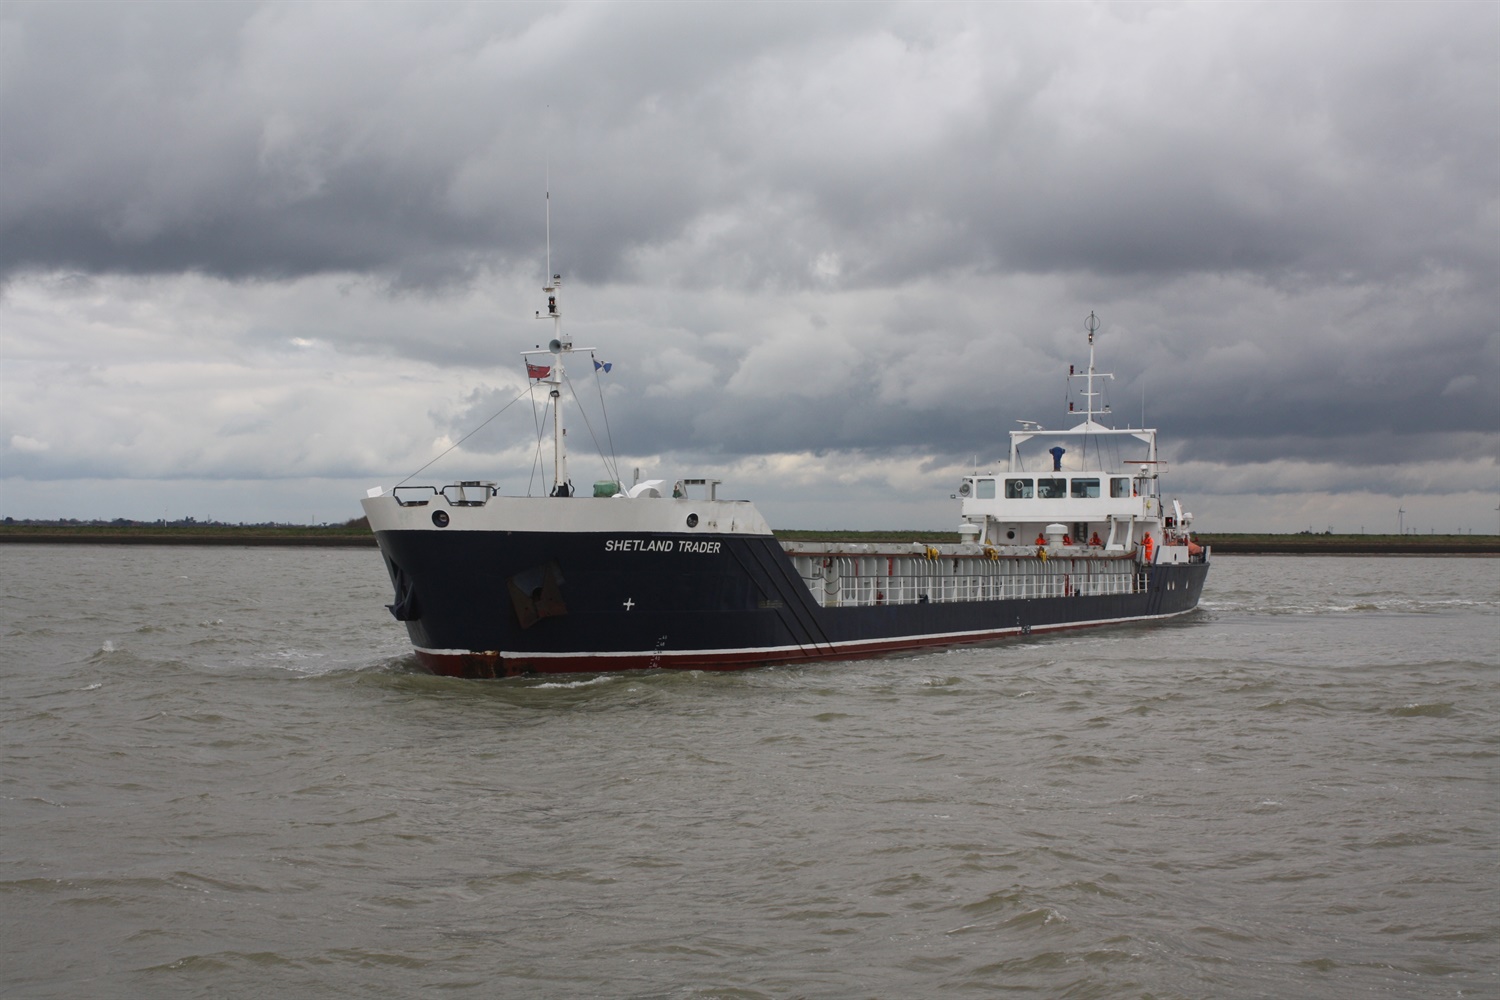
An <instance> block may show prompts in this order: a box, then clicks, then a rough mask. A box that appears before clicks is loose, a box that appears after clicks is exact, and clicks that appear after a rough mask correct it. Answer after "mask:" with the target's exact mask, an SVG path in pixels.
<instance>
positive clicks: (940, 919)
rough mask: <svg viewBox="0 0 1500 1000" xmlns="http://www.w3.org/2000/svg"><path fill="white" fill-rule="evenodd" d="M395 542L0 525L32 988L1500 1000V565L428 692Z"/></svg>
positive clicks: (7, 893)
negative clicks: (977, 633) (959, 638)
mask: <svg viewBox="0 0 1500 1000" xmlns="http://www.w3.org/2000/svg"><path fill="white" fill-rule="evenodd" d="M389 589H390V585H389V582H388V580H387V577H386V574H385V570H384V568H383V566H382V564H381V561H380V557H379V555H378V553H377V552H376V551H375V550H374V549H369V550H350V549H265V548H243V549H241V548H178V547H163V548H150V547H141V548H137V547H108V546H98V547H94V546H56V547H48V546H26V545H7V546H4V547H3V548H0V592H3V595H4V599H3V602H0V616H3V621H0V635H3V637H4V638H3V645H0V696H3V697H0V713H3V714H0V738H3V755H0V933H3V941H4V944H3V947H0V996H4V997H7V998H11V997H15V998H23V997H24V998H33V997H68V998H75V997H142V998H148V997H149V998H160V997H273V996H274V997H310V998H318V997H403V998H405V997H493V996H504V997H625V998H662V1000H699V998H726V1000H727V998H737V1000H741V998H742V1000H750V998H782V997H789V998H790V997H833V998H843V997H850V998H866V997H876V998H905V997H1004V996H1033V997H1049V998H1050V997H1069V998H1203V997H1275V998H1296V997H1317V998H1342V997H1348V998H1356V997H1357V998H1369V997H1391V998H1427V997H1433V998H1436V997H1489V998H1494V997H1497V996H1500V560H1496V559H1490V558H1368V557H1366V558H1357V557H1349V558H1340V557H1270V556H1262V557H1249V556H1241V557H1232V556H1231V557H1217V558H1215V559H1214V560H1213V566H1212V569H1211V570H1210V573H1209V578H1208V585H1207V588H1206V590H1205V595H1204V600H1203V604H1202V606H1201V608H1200V609H1199V610H1198V611H1196V612H1193V613H1192V614H1189V615H1186V616H1183V617H1181V618H1178V619H1174V620H1171V621H1167V622H1162V623H1155V624H1147V625H1132V626H1120V627H1113V628H1106V629H1094V630H1083V631H1077V632H1071V633H1066V634H1061V635H1056V636H1052V637H1046V638H1039V637H1028V638H1026V639H1019V640H1015V641H1010V642H1005V643H1000V644H996V645H991V646H987V647H982V648H963V649H953V650H947V651H941V652H934V653H926V654H923V655H917V656H904V657H893V658H887V659H874V660H859V661H851V662H846V663H832V664H819V665H816V666H806V667H788V668H772V669H760V670H751V671H744V672H739V673H728V674H715V673H696V672H692V673H668V672H646V673H627V674H617V675H607V674H599V675H582V676H569V677H562V678H558V677H552V678H517V679H512V680H502V681H462V680H451V679H444V678H437V677H433V676H430V675H428V674H425V673H423V672H421V670H420V669H419V668H418V667H417V665H416V663H415V661H414V659H413V658H412V656H411V654H410V652H409V648H408V644H407V639H406V635H405V631H404V629H403V627H402V626H401V625H400V624H399V623H398V622H396V621H394V620H393V619H392V618H391V617H390V615H389V614H388V613H387V611H386V609H385V607H384V605H385V604H386V603H388V602H389V601H390V600H391V595H390V592H389Z"/></svg>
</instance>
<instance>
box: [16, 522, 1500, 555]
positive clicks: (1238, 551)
mask: <svg viewBox="0 0 1500 1000" xmlns="http://www.w3.org/2000/svg"><path fill="white" fill-rule="evenodd" d="M776 536H777V537H778V538H782V539H787V540H793V541H810V540H838V541H846V542H926V543H932V542H942V541H951V540H952V539H953V532H948V531H807V530H788V531H778V532H777V533H776ZM1198 539H1199V541H1201V542H1202V543H1203V544H1204V545H1207V546H1210V547H1211V548H1212V550H1213V552H1214V553H1216V554H1218V555H1341V556H1342V555H1368V556H1402V555H1411V556H1417V555H1422V556H1434V555H1437V556H1494V555H1500V536H1495V535H1314V534H1307V533H1298V534H1287V535H1281V534H1269V533H1268V534H1233V535H1228V534H1225V535H1213V534H1200V535H1198ZM5 543H12V544H28V545H237V546H282V547H289V548H298V547H313V548H374V547H375V536H374V535H372V534H371V533H370V532H369V530H368V529H366V528H363V527H351V526H348V525H340V526H338V527H329V528H317V527H305V528H304V527H238V526H233V525H213V526H194V527H186V526H185V527H170V526H169V527H162V526H159V525H141V526H132V527H115V526H102V525H77V526H73V525H61V526H57V525H0V544H5Z"/></svg>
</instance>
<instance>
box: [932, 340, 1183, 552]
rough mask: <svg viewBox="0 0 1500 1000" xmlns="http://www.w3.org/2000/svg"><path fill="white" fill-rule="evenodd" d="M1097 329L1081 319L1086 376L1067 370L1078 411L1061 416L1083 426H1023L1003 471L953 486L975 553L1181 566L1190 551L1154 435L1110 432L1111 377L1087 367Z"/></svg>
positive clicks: (963, 534)
mask: <svg viewBox="0 0 1500 1000" xmlns="http://www.w3.org/2000/svg"><path fill="white" fill-rule="evenodd" d="M1098 327H1099V320H1098V318H1097V317H1096V316H1095V315H1094V314H1093V313H1089V318H1088V321H1087V323H1086V329H1087V330H1088V335H1089V362H1088V369H1087V370H1086V371H1083V372H1077V371H1074V370H1073V368H1072V366H1069V371H1068V378H1069V382H1070V385H1072V384H1074V383H1075V382H1076V383H1078V384H1080V385H1081V389H1080V391H1079V395H1080V396H1081V397H1082V401H1083V405H1082V408H1081V409H1077V408H1075V406H1074V404H1071V403H1070V404H1069V412H1070V413H1075V414H1080V415H1081V416H1082V417H1083V420H1082V422H1080V423H1078V424H1075V425H1073V426H1072V427H1068V428H1066V429H1060V430H1049V429H1047V428H1045V427H1042V426H1041V425H1040V424H1037V423H1034V422H1032V421H1021V423H1022V425H1023V429H1022V430H1018V431H1011V432H1010V455H1009V458H1008V460H1007V461H1006V464H1005V470H1004V471H1003V472H983V473H981V472H975V473H974V474H973V475H969V476H965V477H964V478H963V480H962V481H961V482H960V484H959V487H958V497H959V498H960V500H961V501H962V502H961V504H960V512H959V513H960V518H961V523H960V525H959V536H960V538H962V539H965V540H968V541H974V542H978V543H979V544H981V545H986V546H993V547H996V548H1002V549H1003V548H1006V547H1012V546H1047V547H1050V548H1065V549H1094V550H1096V551H1104V552H1134V551H1136V550H1137V548H1138V547H1139V548H1141V549H1144V550H1160V551H1159V552H1146V553H1143V554H1144V555H1145V556H1146V560H1147V561H1154V562H1179V561H1180V562H1186V561H1187V560H1188V556H1189V553H1190V551H1196V549H1197V547H1196V545H1191V543H1190V541H1189V539H1188V534H1187V526H1188V525H1189V524H1190V523H1191V521H1192V515H1191V514H1184V513H1183V512H1182V506H1181V504H1180V503H1178V502H1177V501H1175V500H1174V501H1172V502H1171V503H1170V504H1166V503H1165V502H1164V501H1163V497H1162V492H1161V476H1162V474H1163V472H1165V465H1164V463H1163V462H1162V460H1161V458H1160V455H1159V453H1158V451H1157V447H1156V430H1155V428H1149V427H1142V428H1134V427H1125V428H1115V427H1111V426H1108V425H1107V424H1105V423H1102V422H1101V420H1102V419H1103V418H1105V417H1107V416H1108V415H1109V412H1110V410H1109V407H1108V405H1106V404H1104V403H1103V397H1104V393H1103V385H1104V384H1105V383H1106V382H1107V381H1108V380H1110V379H1112V378H1114V376H1113V375H1112V374H1109V373H1106V372H1100V371H1098V370H1097V369H1096V368H1095V365H1094V333H1095V331H1097V330H1098Z"/></svg>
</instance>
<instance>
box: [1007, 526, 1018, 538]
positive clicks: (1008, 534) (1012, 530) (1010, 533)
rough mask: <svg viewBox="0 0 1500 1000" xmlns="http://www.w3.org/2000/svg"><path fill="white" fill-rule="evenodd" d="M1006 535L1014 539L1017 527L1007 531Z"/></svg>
mask: <svg viewBox="0 0 1500 1000" xmlns="http://www.w3.org/2000/svg"><path fill="white" fill-rule="evenodd" d="M1005 537H1006V538H1012V539H1013V538H1015V537H1016V529H1015V528H1011V529H1010V530H1009V531H1007V532H1006V533H1005Z"/></svg>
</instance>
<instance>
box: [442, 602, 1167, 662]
mask: <svg viewBox="0 0 1500 1000" xmlns="http://www.w3.org/2000/svg"><path fill="white" fill-rule="evenodd" d="M1189 610H1191V609H1189ZM1185 613H1186V612H1173V613H1172V614H1165V615H1132V616H1131V617H1129V618H1100V619H1097V620H1094V621H1083V622H1066V623H1060V624H1056V625H1036V626H1032V627H1031V628H1029V629H1021V628H1017V627H1011V628H1003V629H993V630H986V631H982V632H947V633H938V634H934V635H921V636H896V637H892V638H888V639H870V640H860V641H851V642H835V643H827V644H818V645H815V646H814V645H808V646H764V647H757V648H750V649H688V650H660V651H656V650H644V651H629V652H598V653H584V652H575V653H524V652H508V651H501V650H486V651H478V650H465V649H422V648H421V647H417V649H416V654H417V659H418V660H419V661H420V662H421V663H422V665H423V666H424V667H426V668H427V669H429V670H431V671H432V672H433V673H435V674H442V675H444V676H449V677H507V676H514V675H517V674H527V673H541V674H550V673H604V672H608V671H614V670H651V669H663V670H742V669H746V668H749V667H761V666H768V665H770V664H774V663H808V662H815V661H819V660H849V659H860V658H863V657H870V656H880V655H882V654H885V653H899V652H904V651H908V650H913V649H923V648H927V647H933V646H957V645H965V644H969V643H978V642H987V641H990V640H993V639H1006V638H1010V637H1013V636H1018V635H1028V634H1029V635H1035V634H1038V633H1042V632H1063V631H1067V630H1069V629H1076V628H1092V627H1094V626H1098V625H1118V624H1123V623H1125V622H1142V621H1155V620H1158V619H1162V618H1172V617H1175V616H1176V615H1178V614H1185Z"/></svg>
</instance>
